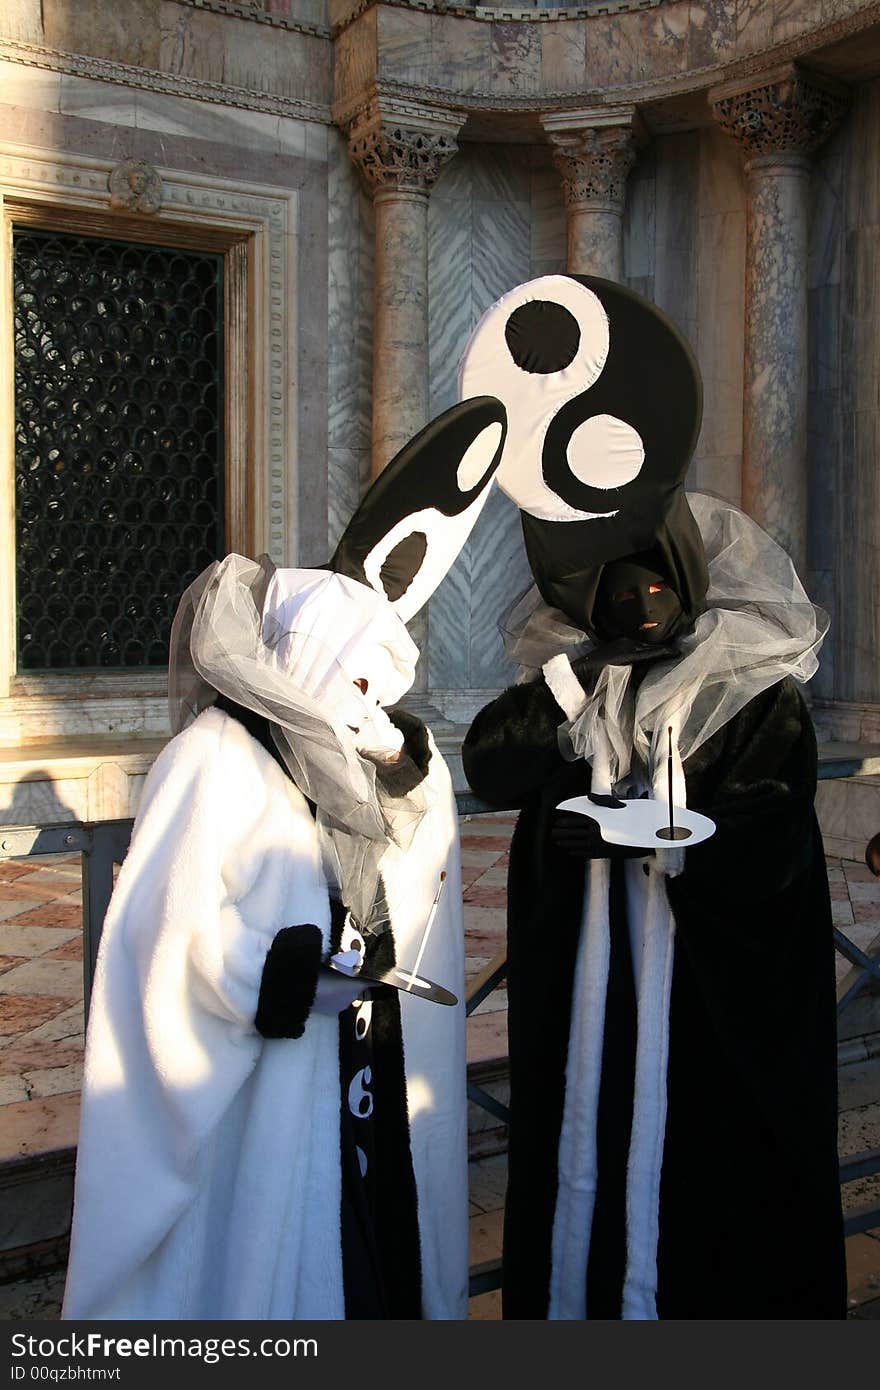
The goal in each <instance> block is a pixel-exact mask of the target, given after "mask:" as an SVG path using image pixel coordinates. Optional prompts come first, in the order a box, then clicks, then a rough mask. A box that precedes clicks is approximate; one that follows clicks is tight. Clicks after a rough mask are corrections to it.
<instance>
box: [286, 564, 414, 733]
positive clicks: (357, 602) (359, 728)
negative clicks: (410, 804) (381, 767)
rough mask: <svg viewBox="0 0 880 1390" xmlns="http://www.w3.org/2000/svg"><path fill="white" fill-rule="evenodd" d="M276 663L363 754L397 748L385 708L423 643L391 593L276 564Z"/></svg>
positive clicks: (409, 675)
mask: <svg viewBox="0 0 880 1390" xmlns="http://www.w3.org/2000/svg"><path fill="white" fill-rule="evenodd" d="M263 629H264V639H265V640H266V642H267V644H268V645H269V646H270V647H271V649H272V651H273V656H274V661H275V664H276V667H277V668H278V669H280V670H283V672H284V674H285V675H286V676H288V677H289V678H290V679H291V680H293V681H295V682H296V684H297V686H298V688H299V689H301V690H302V691H304V693H305V694H307V695H309V696H310V697H311V698H312V699H313V700H315V701H317V702H318V703H319V704H320V705H321V708H322V710H323V711H324V713H325V714H326V716H327V719H328V720H329V721H330V722H331V723H332V724H333V726H334V727H335V728H336V730H337V731H338V733H339V736H340V737H341V738H343V740H344V741H345V742H349V741H350V742H351V743H353V745H354V747H355V748H357V750H358V751H359V752H363V751H367V750H369V751H373V752H377V753H378V752H385V753H388V752H394V751H396V750H398V749H399V748H400V747H401V746H402V744H403V738H402V735H401V734H400V731H399V730H398V729H397V728H395V726H394V725H393V724H392V723H391V721H390V719H389V718H388V716H387V714H386V713H385V710H384V708H383V706H385V705H390V704H394V703H396V701H397V700H399V699H400V698H401V696H402V695H404V694H405V693H406V691H407V690H408V689H409V687H410V686H411V684H412V682H413V678H414V676H415V664H416V661H417V660H418V655H419V653H418V648H417V647H416V645H415V643H414V642H413V641H412V638H411V637H410V636H409V633H408V632H407V630H406V628H405V626H404V624H403V622H402V621H401V619H400V618H399V617H398V616H397V614H396V613H395V611H394V609H393V608H392V607H391V605H390V603H389V602H388V600H387V599H385V598H383V597H382V596H381V595H380V594H377V593H375V592H374V591H373V590H372V589H368V588H367V587H366V586H365V585H364V584H359V583H358V582H357V581H356V580H353V579H347V578H346V577H345V576H343V575H337V574H331V573H329V572H328V571H325V570H276V572H275V574H274V576H273V578H272V581H271V583H270V585H269V589H268V592H267V595H266V602H265V605H264V621H263Z"/></svg>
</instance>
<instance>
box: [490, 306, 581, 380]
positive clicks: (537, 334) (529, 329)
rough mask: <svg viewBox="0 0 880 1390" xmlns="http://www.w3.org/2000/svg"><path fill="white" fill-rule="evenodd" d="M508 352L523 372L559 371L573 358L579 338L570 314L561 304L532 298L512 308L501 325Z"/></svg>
mask: <svg viewBox="0 0 880 1390" xmlns="http://www.w3.org/2000/svg"><path fill="white" fill-rule="evenodd" d="M504 336H505V338H506V339H507V346H508V347H509V348H510V355H511V357H512V358H513V360H514V362H515V363H516V365H517V366H518V367H520V368H521V369H522V370H523V371H524V372H540V373H541V374H542V375H547V374H548V373H550V372H561V371H562V369H563V368H564V367H567V366H568V365H569V363H571V362H573V361H574V359H575V355H576V353H577V350H578V347H579V346H580V341H581V330H580V328H579V327H578V321H577V319H576V318H575V316H574V314H570V313H569V311H568V310H567V309H566V308H564V307H563V306H562V305H561V304H554V303H553V302H552V301H551V300H548V299H536V300H534V301H533V302H532V303H531V304H521V305H520V307H519V308H518V309H514V311H513V313H512V314H511V316H510V318H509V319H508V320H507V323H506V325H505V328H504Z"/></svg>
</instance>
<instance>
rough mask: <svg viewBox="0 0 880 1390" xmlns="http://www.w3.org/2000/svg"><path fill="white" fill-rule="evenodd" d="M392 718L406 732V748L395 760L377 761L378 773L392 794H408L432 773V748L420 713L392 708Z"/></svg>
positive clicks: (404, 733)
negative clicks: (430, 764) (418, 716)
mask: <svg viewBox="0 0 880 1390" xmlns="http://www.w3.org/2000/svg"><path fill="white" fill-rule="evenodd" d="M388 718H389V719H390V720H391V722H392V724H394V725H395V727H396V728H398V729H399V730H400V732H401V733H402V734H403V750H402V753H401V756H400V758H398V760H397V762H394V763H381V762H378V761H377V762H376V776H377V777H378V778H379V780H380V782H381V783H382V786H383V787H384V788H385V790H386V791H387V792H389V793H390V794H391V795H392V796H406V795H407V793H408V792H411V791H412V790H413V788H414V787H417V786H418V785H419V783H420V782H423V781H424V780H425V778H426V777H427V775H428V764H429V762H430V761H431V748H430V745H429V743H428V730H427V728H426V727H425V725H424V724H423V723H422V721H421V719H419V718H417V716H416V715H414V714H410V713H409V711H408V710H404V709H391V710H389V711H388Z"/></svg>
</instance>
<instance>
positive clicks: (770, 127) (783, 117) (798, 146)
mask: <svg viewBox="0 0 880 1390" xmlns="http://www.w3.org/2000/svg"><path fill="white" fill-rule="evenodd" d="M709 99H710V101H711V103H712V112H713V114H714V116H715V119H716V120H717V121H718V123H719V125H720V126H721V128H722V130H724V131H725V132H726V134H728V135H730V136H731V137H732V138H733V139H734V140H736V142H737V144H739V145H740V146H741V148H742V149H743V150H744V152H745V154H746V156H747V157H748V158H750V159H754V158H756V157H757V156H759V155H785V154H789V155H790V154H799V155H809V154H812V153H813V151H814V150H817V149H818V148H819V146H820V145H821V144H822V143H823V141H825V140H826V139H827V138H828V136H829V135H831V133H832V132H833V131H834V129H835V128H836V126H837V125H838V123H839V121H840V119H841V117H842V116H843V114H844V112H845V110H846V106H847V97H846V89H845V88H844V87H842V86H841V85H839V84H838V83H836V82H833V81H830V80H829V79H827V78H822V77H819V76H817V75H816V74H813V73H807V72H805V71H804V70H803V69H801V68H798V67H797V66H796V65H795V64H793V63H792V64H790V65H789V66H788V67H787V68H784V69H782V70H779V71H777V72H775V73H773V74H771V75H769V76H768V78H767V79H766V80H764V81H761V80H760V79H758V80H757V81H755V82H753V83H752V84H751V85H749V86H747V87H742V86H740V87H739V88H732V89H730V90H725V89H724V88H716V89H715V91H714V92H710V94H709Z"/></svg>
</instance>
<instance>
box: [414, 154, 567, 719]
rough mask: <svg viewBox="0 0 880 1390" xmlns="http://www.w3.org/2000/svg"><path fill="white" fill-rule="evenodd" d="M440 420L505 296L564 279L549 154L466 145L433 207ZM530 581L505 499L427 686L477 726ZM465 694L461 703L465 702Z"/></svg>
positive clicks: (451, 600) (560, 218)
mask: <svg viewBox="0 0 880 1390" xmlns="http://www.w3.org/2000/svg"><path fill="white" fill-rule="evenodd" d="M429 228H430V242H429V257H428V267H429V268H428V279H429V316H430V391H431V395H430V411H431V415H432V416H434V415H437V414H439V413H440V412H441V411H443V410H446V409H448V407H449V406H450V405H453V404H454V403H455V401H456V399H457V396H456V381H455V374H456V367H457V364H458V360H459V358H460V356H461V353H462V351H463V350H464V347H465V345H466V343H467V340H468V337H469V335H470V332H471V330H472V329H473V327H474V326H475V324H476V323H477V321H478V319H479V318H480V316H481V315H482V314H483V312H484V311H485V310H486V309H487V308H488V307H489V306H490V305H491V304H492V303H493V302H494V301H495V300H496V299H497V298H498V297H499V296H500V295H502V294H504V293H505V292H506V291H507V290H509V289H512V288H513V286H514V285H517V284H520V283H521V282H522V281H523V280H528V279H531V278H533V277H534V276H537V275H544V274H550V273H554V272H558V271H563V270H564V269H565V210H564V207H563V204H562V193H561V187H560V183H559V176H558V174H557V173H556V171H555V169H554V168H553V166H552V164H551V163H550V158H549V151H547V150H546V149H544V148H543V147H538V146H520V145H471V144H465V145H463V146H462V147H461V149H460V151H459V154H458V155H457V156H456V157H455V159H453V160H452V161H451V162H450V164H449V165H448V166H447V168H446V169H445V170H444V172H443V174H442V175H441V177H440V179H439V181H438V183H437V186H436V188H435V190H434V192H433V193H432V195H431V201H430V204H429ZM529 583H530V575H529V570H528V566H527V564H526V559H525V550H524V546H523V541H522V529H521V527H520V522H519V513H518V511H517V509H516V508H515V507H514V506H513V504H512V503H511V502H509V501H508V499H507V498H506V497H504V495H503V494H502V493H501V492H500V491H499V490H498V489H493V492H492V494H491V496H490V498H489V501H488V503H487V504H486V507H485V509H484V510H483V512H482V514H481V516H480V518H479V520H478V522H477V524H476V526H475V528H474V531H473V533H472V535H471V538H470V540H469V542H468V544H467V545H466V546H465V548H464V550H463V552H462V554H461V556H460V557H459V559H458V561H457V563H456V565H455V566H454V567H453V569H452V570H451V571H450V573H449V575H448V576H447V578H446V579H445V580H444V582H443V584H442V585H441V586H440V588H439V589H438V591H437V593H436V595H435V596H434V598H433V599H432V601H431V604H430V610H429V617H428V631H429V661H428V678H429V688H430V690H431V692H432V698H433V699H434V701H435V703H436V704H437V705H438V706H439V707H440V708H441V709H443V711H444V713H447V714H448V715H449V716H450V717H451V718H454V719H457V720H465V719H468V718H469V717H470V716H471V715H472V714H474V713H475V712H476V710H477V709H478V708H479V707H480V706H481V704H483V703H485V700H486V699H487V698H488V694H481V692H490V691H494V690H496V689H499V688H501V687H502V686H504V685H505V684H507V683H508V682H509V680H510V679H511V677H512V674H513V667H512V666H511V664H510V663H509V662H508V660H507V658H506V656H505V653H504V649H503V645H502V642H501V637H500V635H499V632H498V618H499V617H500V615H501V613H502V612H503V610H504V609H505V608H506V607H507V606H509V604H510V602H511V601H512V599H513V598H515V597H516V596H517V595H518V594H519V593H521V592H522V591H523V590H524V589H525V588H526V587H527V586H528V584H529ZM459 692H463V693H459Z"/></svg>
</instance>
